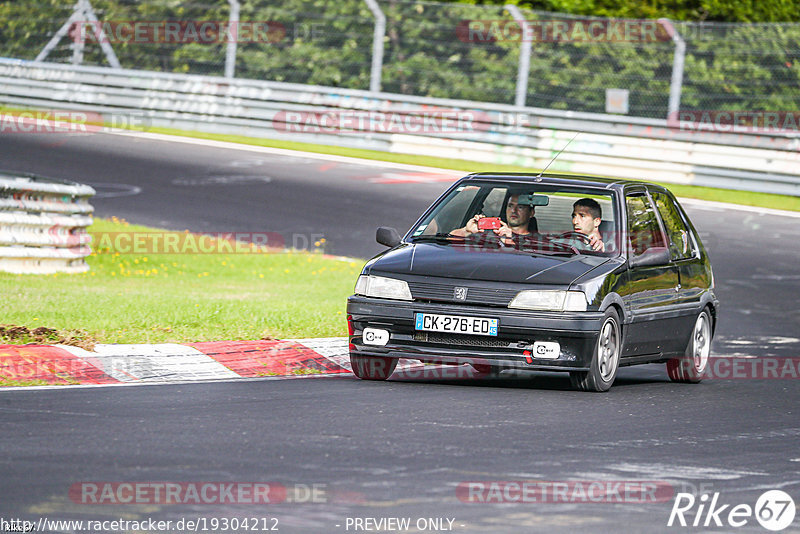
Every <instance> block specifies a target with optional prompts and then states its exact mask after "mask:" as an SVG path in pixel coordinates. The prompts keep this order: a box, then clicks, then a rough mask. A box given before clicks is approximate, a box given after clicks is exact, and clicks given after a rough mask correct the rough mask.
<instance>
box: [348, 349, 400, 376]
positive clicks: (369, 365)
mask: <svg viewBox="0 0 800 534" xmlns="http://www.w3.org/2000/svg"><path fill="white" fill-rule="evenodd" d="M350 365H351V367H352V368H353V374H354V375H356V376H357V377H358V378H360V379H362V380H386V379H387V378H389V376H391V374H392V373H393V372H394V368H395V367H397V358H387V357H385V356H363V355H361V354H353V353H350Z"/></svg>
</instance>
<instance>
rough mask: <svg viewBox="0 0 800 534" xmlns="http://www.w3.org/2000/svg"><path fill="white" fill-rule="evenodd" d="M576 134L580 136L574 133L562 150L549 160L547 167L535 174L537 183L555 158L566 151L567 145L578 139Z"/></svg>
mask: <svg viewBox="0 0 800 534" xmlns="http://www.w3.org/2000/svg"><path fill="white" fill-rule="evenodd" d="M578 134H580V132H575V135H574V136H573V137H572V139H570V140H569V141H567V144H566V145H564V148H562V149H561V150H559V151H558V154H556V155H555V156H553V159H551V160H550V163H548V164H547V167H545V168H544V169H542V172H540V173H539V174H537V175H536V181H537V182H540V181H541V180H542V174H544V171H546V170H547V169H548V168H549V167H550V165H552V164H553V162H554V161H555V160H556V158H557V157H558V156H560V155H561V153H562V152H564V151H565V150H566V149H567V147H568V146H569V144H570V143H571V142H573V141H574V140H575V138H576V137H578Z"/></svg>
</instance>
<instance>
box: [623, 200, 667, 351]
mask: <svg viewBox="0 0 800 534" xmlns="http://www.w3.org/2000/svg"><path fill="white" fill-rule="evenodd" d="M625 205H626V210H627V228H626V236H625V238H626V242H627V254H628V265H629V268H628V272H627V280H626V282H625V285H624V286H623V288H622V290H621V291H620V292H619V293H620V296H621V297H622V301H623V303H624V305H625V312H626V315H627V316H628V318H629V321H630V322H629V323H628V324H627V326H626V328H625V350H624V352H623V354H622V356H623V357H632V356H636V355H645V354H648V355H650V354H659V353H666V352H671V351H673V350H674V346H675V337H676V336H677V335H679V334H680V321H679V314H678V308H679V298H678V290H679V288H680V280H679V274H678V267H677V265H675V263H674V262H672V261H670V259H669V256H668V254H667V253H666V246H667V245H666V239H665V236H664V232H663V229H662V226H661V223H660V221H659V219H658V216H657V214H656V210H655V208H654V206H653V202H652V200H651V198H650V196H649V195H648V194H647V191H646V190H645V189H644V188H636V189H631V190H629V191H628V192H627V193H626V195H625Z"/></svg>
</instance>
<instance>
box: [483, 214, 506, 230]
mask: <svg viewBox="0 0 800 534" xmlns="http://www.w3.org/2000/svg"><path fill="white" fill-rule="evenodd" d="M502 225H503V223H502V221H501V220H500V217H484V218H482V219H478V230H497V229H498V228H500V227H501V226H502Z"/></svg>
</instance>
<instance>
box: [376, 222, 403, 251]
mask: <svg viewBox="0 0 800 534" xmlns="http://www.w3.org/2000/svg"><path fill="white" fill-rule="evenodd" d="M375 241H377V242H378V243H380V244H381V245H386V246H387V247H396V246H397V245H399V244H400V234H398V233H397V230H395V229H394V228H392V227H390V226H381V227H380V228H378V231H377V232H375Z"/></svg>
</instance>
